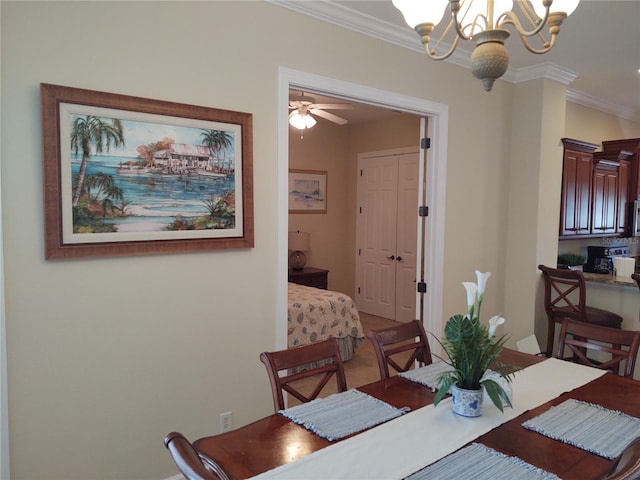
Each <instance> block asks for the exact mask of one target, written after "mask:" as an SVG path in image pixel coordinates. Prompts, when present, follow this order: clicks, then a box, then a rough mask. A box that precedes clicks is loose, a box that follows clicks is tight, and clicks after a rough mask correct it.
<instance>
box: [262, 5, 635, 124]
mask: <svg viewBox="0 0 640 480" xmlns="http://www.w3.org/2000/svg"><path fill="white" fill-rule="evenodd" d="M267 1H270V2H271V3H274V4H276V5H279V6H282V7H285V8H289V9H291V10H295V11H297V12H299V13H303V14H305V15H310V16H313V17H315V18H319V19H321V20H323V21H327V22H331V23H334V24H336V25H339V26H342V27H345V28H349V29H351V30H355V31H357V32H360V33H363V34H366V35H370V36H373V37H376V38H379V39H381V40H384V41H388V42H391V43H394V44H397V45H400V46H403V47H406V48H409V49H412V50H418V51H421V52H423V51H424V50H423V46H422V44H421V43H420V39H419V37H418V35H417V34H416V33H415V32H414V31H413V30H412V29H411V28H410V27H409V26H407V24H406V23H405V22H404V19H403V18H402V14H401V13H400V12H399V11H398V10H397V9H396V8H395V7H393V5H392V3H391V0H347V1H337V0H326V1H317V0H309V1H304V2H302V1H298V0H267ZM639 25H640V0H582V1H581V2H580V5H579V6H578V8H577V10H576V11H575V12H574V13H573V14H572V15H571V16H570V17H569V18H568V19H567V20H566V21H565V23H564V24H563V25H562V27H561V30H560V34H559V36H558V41H557V44H556V45H555V47H554V48H553V49H552V50H551V51H550V52H548V53H546V54H543V55H534V54H532V53H530V52H528V51H527V50H526V49H525V48H524V46H522V44H521V42H520V41H519V39H518V36H517V35H516V34H515V32H512V35H511V37H510V38H509V39H508V40H507V42H506V44H505V46H506V47H507V50H508V51H509V57H510V62H509V70H508V71H507V73H506V74H505V76H504V77H503V79H504V80H506V81H510V82H515V83H517V82H519V81H524V80H529V79H532V78H539V77H540V76H545V77H547V78H554V79H556V80H560V81H564V82H565V83H567V82H568V81H569V80H570V79H571V78H573V77H575V78H574V79H573V81H571V82H570V83H569V84H568V86H567V97H568V99H569V100H571V101H574V102H577V103H580V104H583V105H586V106H589V107H592V108H596V109H598V110H601V111H604V112H607V113H611V114H615V115H618V116H620V117H622V118H627V119H630V120H635V121H639V122H640V74H639V73H638V69H639V68H640V27H639ZM471 48H472V44H470V42H463V43H461V45H460V46H458V49H457V51H456V53H455V54H454V55H453V56H452V58H450V59H448V60H446V61H451V62H453V63H456V64H459V65H463V66H466V67H468V65H469V62H468V58H469V55H470V54H471V50H470V49H471ZM465 49H466V50H465ZM424 61H425V62H434V60H431V59H429V58H427V57H426V55H425V58H424ZM469 75H471V72H469ZM498 81H500V80H498ZM478 92H479V93H480V94H487V95H490V93H486V92H484V90H483V89H482V84H481V82H480V81H479V80H478ZM314 97H316V99H317V101H318V102H320V101H321V100H320V99H319V98H318V96H317V95H314ZM370 108H374V107H370ZM357 110H359V109H356V111H347V110H344V111H341V112H340V114H341V116H344V117H345V118H347V119H349V116H352V117H353V118H354V120H353V121H354V122H356V123H357V122H358V120H357V118H358V116H359V113H358V112H357Z"/></svg>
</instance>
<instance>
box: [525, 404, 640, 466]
mask: <svg viewBox="0 0 640 480" xmlns="http://www.w3.org/2000/svg"><path fill="white" fill-rule="evenodd" d="M522 426H523V427H524V428H527V429H529V430H533V431H534V432H538V433H540V434H542V435H545V436H547V437H550V438H553V439H554V440H559V441H561V442H564V443H568V444H569V445H573V446H575V447H578V448H581V449H583V450H586V451H587V452H590V453H594V454H596V455H600V456H601V457H604V458H608V459H612V458H616V457H617V456H618V455H620V454H621V453H622V451H623V450H624V448H625V447H626V446H627V445H628V444H629V443H630V442H631V441H632V440H634V439H636V438H638V437H639V436H640V419H639V418H636V417H632V416H630V415H626V414H624V413H622V412H617V411H615V410H609V409H606V408H604V407H602V406H601V405H594V404H591V403H587V402H582V401H580V400H574V399H569V400H566V401H564V402H562V403H561V404H560V405H557V406H555V407H551V408H550V409H549V410H547V411H546V412H544V413H542V414H540V415H538V416H537V417H534V418H532V419H530V420H527V421H526V422H524V423H523V424H522Z"/></svg>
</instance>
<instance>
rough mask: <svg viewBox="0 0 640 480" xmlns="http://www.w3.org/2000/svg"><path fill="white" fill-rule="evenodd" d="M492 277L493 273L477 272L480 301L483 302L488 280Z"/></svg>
mask: <svg viewBox="0 0 640 480" xmlns="http://www.w3.org/2000/svg"><path fill="white" fill-rule="evenodd" d="M490 276H491V272H485V273H482V272H479V271H478V270H476V277H477V278H478V300H482V295H484V288H485V286H486V285H487V280H489V277H490Z"/></svg>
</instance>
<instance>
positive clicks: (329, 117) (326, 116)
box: [309, 108, 348, 125]
mask: <svg viewBox="0 0 640 480" xmlns="http://www.w3.org/2000/svg"><path fill="white" fill-rule="evenodd" d="M309 111H310V112H311V113H313V114H314V115H317V116H319V117H322V118H324V119H325V120H329V121H330V122H333V123H337V124H338V125H346V124H347V123H348V122H347V121H346V120H345V119H344V118H341V117H339V116H337V115H334V114H333V113H329V112H325V111H324V110H319V109H317V108H312V109H311V110H309Z"/></svg>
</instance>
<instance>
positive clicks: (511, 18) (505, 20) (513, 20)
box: [498, 7, 549, 37]
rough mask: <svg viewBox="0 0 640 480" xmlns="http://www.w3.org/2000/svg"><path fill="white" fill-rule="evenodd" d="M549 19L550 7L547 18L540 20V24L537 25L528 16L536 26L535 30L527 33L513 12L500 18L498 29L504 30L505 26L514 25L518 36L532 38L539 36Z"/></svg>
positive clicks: (529, 18)
mask: <svg viewBox="0 0 640 480" xmlns="http://www.w3.org/2000/svg"><path fill="white" fill-rule="evenodd" d="M525 15H526V14H525ZM548 18H549V7H547V12H546V14H545V17H544V18H543V19H542V20H540V22H539V23H537V24H536V23H535V20H533V19H532V18H531V17H528V16H527V19H528V20H529V21H530V22H531V23H532V24H533V25H534V26H535V28H534V29H533V30H530V31H527V30H526V29H525V28H524V27H523V26H522V22H520V19H518V17H517V16H516V15H515V13H514V12H513V11H509V12H505V13H503V14H502V15H501V16H500V22H499V24H498V28H503V27H504V26H505V25H513V26H514V27H515V29H516V31H517V32H518V34H519V35H520V36H521V37H522V36H525V37H532V36H534V35H537V34H538V33H539V32H540V31H541V30H542V29H543V28H544V26H545V24H546V22H547V19H548Z"/></svg>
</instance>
